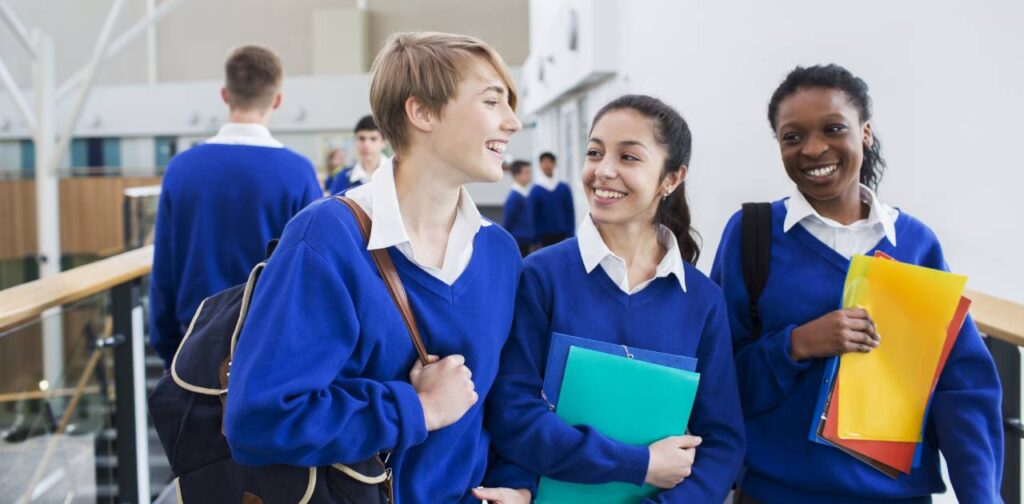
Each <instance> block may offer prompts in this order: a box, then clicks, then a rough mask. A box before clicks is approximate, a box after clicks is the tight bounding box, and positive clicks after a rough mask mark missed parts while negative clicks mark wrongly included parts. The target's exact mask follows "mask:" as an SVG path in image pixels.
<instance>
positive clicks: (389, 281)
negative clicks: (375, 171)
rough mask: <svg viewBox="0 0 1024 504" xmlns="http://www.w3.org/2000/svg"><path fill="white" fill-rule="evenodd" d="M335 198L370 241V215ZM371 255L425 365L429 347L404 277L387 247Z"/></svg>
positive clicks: (349, 203)
mask: <svg viewBox="0 0 1024 504" xmlns="http://www.w3.org/2000/svg"><path fill="white" fill-rule="evenodd" d="M334 198H335V199H337V200H338V201H340V202H342V203H343V204H344V205H345V206H347V207H348V208H349V210H351V211H352V214H353V215H355V216H356V221H357V222H359V231H360V232H362V234H363V239H365V240H366V241H367V242H369V241H370V229H371V228H372V226H373V222H372V221H371V220H370V216H368V215H366V212H364V211H363V209H362V208H360V206H359V205H357V204H356V202H355V201H352V200H351V199H349V198H346V197H345V196H340V195H339V196H335V197H334ZM370 255H372V256H373V262H374V263H376V264H377V270H378V271H379V272H380V276H381V278H383V279H384V283H385V284H386V285H387V286H388V293H389V294H391V299H392V300H394V302H395V306H397V307H398V311H399V312H401V314H402V320H404V321H405V327H406V328H407V329H409V336H411V337H412V345H413V346H414V347H416V354H417V355H418V356H419V359H420V362H422V363H423V365H424V366H425V365H427V362H428V359H427V347H426V346H424V345H423V338H421V337H420V330H419V328H417V327H416V318H415V317H414V316H413V313H412V308H411V307H410V306H409V298H408V297H407V296H406V294H405V287H404V286H403V285H402V278H401V277H399V276H398V271H396V270H395V264H394V263H393V262H391V256H390V255H388V251H387V249H376V250H371V251H370Z"/></svg>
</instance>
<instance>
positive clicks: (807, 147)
mask: <svg viewBox="0 0 1024 504" xmlns="http://www.w3.org/2000/svg"><path fill="white" fill-rule="evenodd" d="M826 152H828V143H827V142H825V141H824V140H822V139H821V138H820V137H819V136H818V135H811V136H810V137H808V138H807V141H806V142H804V145H803V147H801V148H800V154H803V155H804V156H805V157H808V158H811V159H817V158H819V157H821V155H822V154H824V153H826Z"/></svg>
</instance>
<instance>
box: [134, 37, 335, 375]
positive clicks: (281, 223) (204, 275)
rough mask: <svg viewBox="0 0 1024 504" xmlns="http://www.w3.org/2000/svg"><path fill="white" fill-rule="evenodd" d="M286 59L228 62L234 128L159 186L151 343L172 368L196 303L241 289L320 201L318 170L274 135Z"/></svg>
mask: <svg viewBox="0 0 1024 504" xmlns="http://www.w3.org/2000/svg"><path fill="white" fill-rule="evenodd" d="M282 75H283V70H282V67H281V61H280V60H279V59H278V57H277V55H276V54H274V53H273V52H272V51H271V50H269V49H266V48H263V47H258V46H245V47H241V48H239V49H236V50H235V51H234V52H232V53H231V55H230V57H229V58H228V60H227V62H226V63H225V83H224V87H223V88H221V98H222V99H223V100H224V103H226V104H227V105H228V110H229V116H228V117H229V119H228V121H229V122H228V123H227V124H225V125H223V126H222V127H221V128H220V131H218V132H217V135H216V136H214V137H212V138H210V139H209V140H207V141H206V142H205V143H203V144H201V145H198V146H196V147H193V148H191V149H189V150H187V151H184V152H182V153H180V154H178V155H177V156H175V157H174V158H173V159H172V160H171V162H170V163H169V164H168V166H167V172H166V174H165V175H164V178H163V182H162V190H161V193H160V203H159V208H158V210H157V218H156V237H155V239H154V246H155V249H154V253H153V272H152V282H151V285H150V291H149V292H150V294H149V300H150V313H151V315H150V320H151V322H150V341H151V343H152V345H153V348H154V349H155V350H156V352H157V354H159V355H160V357H161V358H162V359H163V360H164V365H165V366H168V367H169V366H170V363H171V359H172V358H173V357H174V353H175V352H176V351H177V349H178V345H179V343H180V342H181V339H182V337H183V335H184V333H185V327H187V325H188V323H189V322H190V321H191V320H192V316H193V315H194V314H195V311H196V309H197V308H198V306H199V303H200V302H201V301H202V300H203V299H204V298H206V297H207V296H209V295H211V294H214V293H216V292H218V291H221V290H224V289H226V288H228V287H231V286H233V285H237V284H240V283H242V282H245V281H246V279H247V278H248V276H249V271H250V270H251V269H252V268H253V266H255V265H256V264H257V263H258V262H260V261H261V260H263V258H264V256H265V255H266V247H267V242H269V241H270V240H272V239H274V238H277V237H279V236H280V235H281V232H282V231H283V230H284V227H285V224H286V223H287V222H288V220H289V219H291V218H292V217H293V216H294V215H295V214H297V213H299V210H302V209H303V208H304V207H305V206H306V205H307V204H308V203H310V202H312V201H313V200H315V199H317V198H319V197H320V196H321V195H322V193H321V191H320V186H319V184H318V183H317V179H316V172H315V170H314V169H313V164H312V163H311V162H310V161H309V160H308V159H306V158H305V157H303V156H302V155H300V154H298V153H296V152H294V151H292V150H290V149H287V148H285V147H284V146H283V145H282V144H281V143H280V142H278V141H277V140H275V139H274V137H272V136H271V135H270V130H268V129H267V124H268V123H269V121H270V117H271V115H272V113H273V111H274V110H276V109H277V108H278V107H279V106H280V105H281V100H282V93H281V81H282Z"/></svg>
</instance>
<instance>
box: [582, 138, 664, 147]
mask: <svg viewBox="0 0 1024 504" xmlns="http://www.w3.org/2000/svg"><path fill="white" fill-rule="evenodd" d="M590 141H591V142H593V143H596V144H601V146H602V147H603V146H604V141H602V140H601V139H600V138H597V137H590ZM619 147H640V148H642V149H643V150H650V149H648V148H647V144H645V143H643V142H641V141H639V140H623V141H621V142H619Z"/></svg>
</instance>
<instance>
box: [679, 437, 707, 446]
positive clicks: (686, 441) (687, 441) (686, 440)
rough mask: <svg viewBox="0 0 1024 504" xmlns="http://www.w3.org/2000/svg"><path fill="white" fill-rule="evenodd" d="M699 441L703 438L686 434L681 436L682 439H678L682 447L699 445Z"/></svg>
mask: <svg viewBox="0 0 1024 504" xmlns="http://www.w3.org/2000/svg"><path fill="white" fill-rule="evenodd" d="M701 441H703V439H701V437H700V436H691V435H689V434H687V435H685V436H682V439H680V440H679V447H680V448H683V449H686V448H695V447H697V446H700V443H701Z"/></svg>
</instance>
